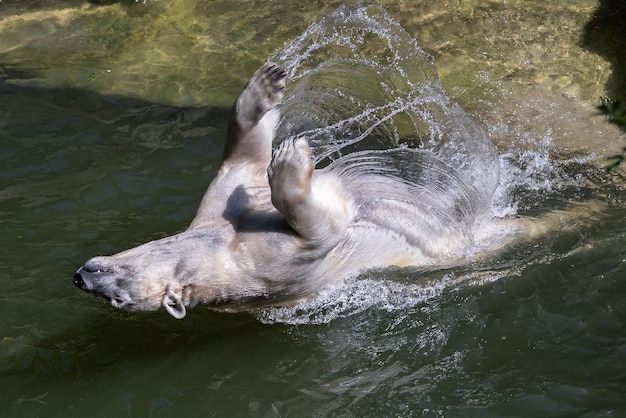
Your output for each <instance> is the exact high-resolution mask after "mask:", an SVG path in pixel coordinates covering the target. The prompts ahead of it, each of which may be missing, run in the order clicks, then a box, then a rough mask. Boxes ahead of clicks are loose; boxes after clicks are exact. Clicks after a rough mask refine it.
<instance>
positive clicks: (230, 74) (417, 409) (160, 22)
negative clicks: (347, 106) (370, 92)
mask: <svg viewBox="0 0 626 418" xmlns="http://www.w3.org/2000/svg"><path fill="white" fill-rule="evenodd" d="M386 3H387V4H385V7H386V9H387V11H388V12H389V15H390V16H391V18H392V20H393V22H399V23H400V24H401V25H402V26H403V27H404V28H405V29H406V30H407V32H408V33H410V34H411V35H412V36H413V37H414V38H416V39H417V41H418V43H419V47H421V48H423V49H425V50H427V51H429V52H431V53H433V54H434V56H435V62H436V64H437V70H438V72H439V76H440V77H441V79H442V81H443V86H444V87H445V90H446V93H447V95H448V96H449V97H452V98H453V99H454V100H456V101H459V102H460V103H461V104H462V105H463V107H464V108H465V109H466V110H467V111H468V112H469V113H470V114H471V116H472V117H473V118H474V119H476V120H477V121H479V122H480V123H481V124H482V126H483V127H484V129H486V130H487V131H488V133H489V134H490V136H491V139H492V140H494V141H495V142H496V144H497V145H498V147H499V151H500V166H501V171H502V173H501V177H500V178H501V182H500V185H499V187H498V189H497V190H496V201H495V203H496V204H495V206H494V207H492V210H493V211H494V212H495V213H496V214H499V215H507V214H508V215H510V214H513V213H519V214H528V215H537V214H541V213H544V212H546V211H548V210H554V209H556V208H563V207H567V205H568V204H571V202H585V201H587V200H592V199H599V200H601V201H603V202H606V204H607V209H606V211H605V212H604V213H603V214H602V216H601V218H600V219H596V220H595V221H594V222H593V223H591V224H584V225H583V224H581V225H580V226H573V227H571V228H564V229H563V230H558V231H553V233H551V234H549V235H548V236H546V237H544V238H543V239H541V240H540V241H538V242H535V243H532V244H525V245H520V246H516V247H514V248H511V249H510V250H509V251H508V252H507V254H504V255H503V256H502V257H501V259H499V260H497V262H496V263H493V264H481V265H473V266H464V267H461V268H457V269H452V270H447V271H435V272H418V271H412V270H406V271H405V270H401V271H374V272H369V273H367V274H365V275H363V276H362V277H360V278H351V279H349V280H346V281H345V282H341V283H339V284H337V285H336V286H334V287H331V288H329V289H326V291H325V292H324V293H323V294H322V295H321V296H320V297H319V298H318V299H316V300H314V301H313V302H312V304H311V305H309V306H301V307H300V308H297V309H300V310H299V311H297V312H296V313H295V314H294V313H293V312H290V311H285V310H266V311H262V312H257V313H255V316H254V317H253V316H250V315H247V314H237V315H225V314H218V313H213V312H207V311H203V310H201V309H196V310H193V311H191V312H190V313H189V315H188V318H186V319H185V320H184V321H172V320H164V318H165V316H166V314H164V313H150V314H139V315H137V314H128V313H125V312H121V311H116V310H112V308H111V307H109V306H107V305H105V304H100V303H98V301H96V300H94V299H92V298H88V297H85V295H83V294H82V293H80V292H78V291H76V290H75V289H74V288H73V286H72V285H71V276H72V270H73V269H74V268H75V266H77V265H79V264H80V263H81V262H82V261H83V260H84V259H86V258H88V257H89V256H91V255H93V254H97V253H112V252H115V251H117V250H121V249H123V248H127V247H130V246H132V245H134V244H138V243H141V242H145V241H146V240H149V239H153V238H157V237H160V236H163V235H165V234H171V233H174V232H176V231H178V230H180V229H182V228H184V227H185V226H186V225H187V224H188V222H189V220H190V219H191V217H192V216H193V214H194V212H195V208H196V206H197V204H198V202H199V200H200V198H201V196H202V193H203V191H204V188H205V187H206V185H207V184H208V182H209V181H210V179H211V178H212V176H213V175H214V172H215V169H216V165H217V163H218V158H219V155H221V146H222V143H223V142H222V141H223V135H224V129H225V121H226V117H227V114H228V107H229V105H230V103H231V102H232V100H233V98H234V97H235V95H236V94H237V92H238V90H239V89H240V88H241V87H242V83H243V82H244V81H245V79H246V78H247V77H248V76H249V75H250V74H251V72H252V71H253V70H254V69H255V68H256V67H257V66H258V65H259V63H260V62H262V61H264V60H265V59H266V57H268V56H273V55H276V54H278V53H279V52H277V51H282V50H284V49H285V47H286V46H288V45H289V42H293V41H294V40H297V39H298V37H299V36H306V33H305V32H304V31H305V29H306V28H307V27H308V26H309V24H311V23H313V22H315V21H318V20H319V18H320V17H321V16H322V15H326V14H327V13H328V12H329V11H331V10H333V9H334V8H335V6H338V4H337V5H328V6H319V5H317V3H316V2H306V3H303V4H299V5H292V6H285V4H284V2H265V3H263V4H262V5H260V4H257V3H255V2H243V3H242V2H237V3H235V2H229V1H226V2H219V1H215V2H214V1H211V2H195V1H191V0H173V1H162V0H160V1H158V2H152V1H149V2H147V3H146V4H145V5H142V4H141V2H140V3H138V4H134V3H133V2H119V3H118V2H101V4H103V5H102V6H96V5H91V6H89V5H85V4H84V3H83V2H82V1H71V0H67V1H64V2H54V4H51V3H49V2H39V1H32V2H28V3H24V2H7V1H6V0H5V1H4V2H2V3H0V31H1V32H2V36H1V37H0V79H1V81H0V114H1V115H2V116H0V160H1V161H2V163H1V164H0V202H1V205H0V220H1V225H2V232H3V238H4V239H3V244H0V246H1V247H0V250H1V251H0V253H1V254H2V256H1V257H0V284H2V289H3V292H2V294H0V314H1V317H2V320H0V376H1V378H0V394H1V395H0V400H1V401H2V405H3V415H6V416H60V415H64V416H67V415H70V416H85V415H89V416H93V415H95V416H145V415H153V416H171V415H173V414H176V413H179V414H181V415H214V416H225V415H228V416H283V415H307V416H308V415H316V416H327V415H331V416H334V415H353V416H391V415H397V416H411V415H413V416H419V415H424V416H485V415H493V416H512V415H515V416H520V415H521V416H546V415H573V416H576V415H583V414H590V415H594V416H598V415H600V416H602V415H615V416H617V415H621V414H624V413H626V404H625V403H624V400H623V383H624V382H623V375H624V362H623V345H624V336H623V324H624V321H625V320H626V304H625V303H624V301H623V277H624V276H625V273H626V271H625V265H626V262H625V261H624V260H625V258H626V253H625V252H624V248H625V246H624V242H625V234H626V223H625V221H624V219H625V218H624V216H623V214H624V207H625V202H624V198H623V196H624V193H623V186H624V182H623V178H622V177H620V176H621V174H619V173H617V174H607V173H605V172H604V171H603V170H601V169H598V168H597V165H598V164H600V165H601V164H603V161H604V160H603V155H612V154H614V153H615V152H614V150H615V148H612V147H613V146H617V147H619V146H621V145H622V143H620V142H619V138H620V136H619V135H621V134H620V133H619V131H617V130H616V129H614V128H613V127H611V126H609V125H607V124H606V123H605V121H604V120H603V119H602V117H601V116H594V113H593V112H594V111H593V108H594V106H595V104H596V100H597V98H598V97H599V96H600V95H601V94H603V91H602V89H603V86H604V84H605V82H606V79H607V77H608V74H609V69H610V67H609V66H608V65H607V64H606V63H604V62H603V61H602V59H601V58H599V57H598V56H596V55H594V54H593V53H591V52H589V51H583V50H582V49H580V46H579V45H578V41H579V39H580V38H581V31H582V30H583V28H584V27H585V25H586V23H587V22H588V21H590V19H591V17H592V15H593V13H594V11H595V8H596V5H595V2H593V1H589V2H575V3H572V4H568V5H567V6H564V5H563V3H562V2H545V1H542V2H535V1H528V2H524V3H521V2H519V4H518V3H516V2H510V1H507V2H481V3H480V4H476V2H470V1H454V2H449V1H442V2H418V4H412V5H410V6H407V5H405V4H404V3H402V2H398V3H394V2H386ZM609 3H610V2H602V7H604V9H603V10H604V11H605V12H606V8H607V7H610V4H609ZM389 29H393V25H391V26H390V28H389ZM381 39H384V38H381ZM411 39H412V38H411ZM596 42H600V43H601V41H596ZM367 45H370V46H371V47H372V48H373V49H372V50H371V51H367V53H368V54H374V55H375V53H376V52H377V50H376V49H374V48H379V47H381V46H382V47H385V45H381V44H379V43H368V44H367ZM59 57H63V59H62V60H61V59H59ZM386 57H388V58H390V59H391V60H393V59H394V58H393V56H381V59H385V58H386ZM320 62H321V63H323V62H324V60H321V61H320ZM309 64H311V63H309ZM309 64H307V65H309ZM315 65H317V63H316V64H315ZM310 67H314V65H312V64H311V65H309V67H308V68H310ZM302 68H303V67H302ZM422 68H426V69H428V68H429V67H428V66H426V67H422ZM109 70H110V71H109ZM408 70H415V68H409V69H407V71H408ZM429 71H430V70H429ZM433 71H434V70H433ZM92 74H93V75H92ZM320 74H322V73H320ZM336 74H339V76H341V77H342V78H341V79H342V80H346V79H347V80H348V81H350V82H351V84H347V85H346V87H344V90H345V91H346V93H347V96H349V95H350V92H351V91H354V90H355V89H360V88H361V83H359V81H361V80H362V81H363V85H368V84H367V83H368V82H371V81H372V76H373V78H374V79H376V77H378V76H379V74H376V75H373V74H371V71H370V72H369V73H367V72H366V73H363V74H360V73H353V75H354V77H353V78H352V79H351V78H350V77H349V75H348V76H347V75H346V74H345V73H342V68H340V67H338V68H337V73H336ZM91 75H92V76H91ZM388 75H389V73H387V74H386V75H385V76H384V77H386V76H388ZM90 76H91V77H90ZM364 77H365V78H364ZM384 77H383V78H384ZM393 77H399V76H396V75H394V76H393ZM425 77H426V79H428V80H433V79H434V78H433V77H436V76H435V75H434V74H433V73H429V74H426V76H425ZM409 79H410V77H409ZM393 80H394V82H395V83H396V84H393V83H391V82H388V85H389V86H391V85H394V86H396V87H398V86H402V85H403V84H402V83H405V84H406V78H403V77H399V78H393ZM434 80H435V81H436V79H434ZM313 81H314V82H316V83H317V82H318V81H319V80H313ZM322 81H324V82H326V81H327V82H328V84H327V85H329V86H332V84H333V83H334V81H333V80H329V81H328V80H326V81H325V80H322ZM295 84H297V83H295ZM389 91H391V90H389V89H387V86H380V88H379V89H378V90H377V92H380V93H382V97H385V98H384V99H382V102H379V103H375V106H384V105H385V104H387V103H390V101H391V98H395V97H402V96H393V94H389ZM290 94H293V97H297V95H298V92H295V91H294V92H290ZM355 94H356V93H355ZM363 94H364V93H363ZM347 96H346V97H347ZM380 97H381V96H379V95H378V94H377V95H376V97H363V100H365V99H367V100H380ZM377 98H378V99H377ZM312 104H313V105H314V104H315V103H314V102H313V103H312ZM185 106H187V107H185ZM205 106H207V107H205ZM316 112H318V110H316ZM315 114H317V113H315ZM286 116H287V115H286ZM333 116H335V113H331V114H330V115H329V117H333ZM409 119H410V118H409ZM331 122H332V123H334V122H337V121H331ZM366 122H367V123H370V122H371V121H366ZM319 123H320V122H319V120H313V121H311V120H309V121H307V124H308V126H307V127H306V129H315V128H316V127H317V126H319ZM324 123H326V122H324ZM412 123H413V122H412V121H409V120H407V119H404V118H396V119H394V120H393V124H392V125H385V129H384V130H381V131H380V132H379V135H378V136H379V137H384V135H386V134H388V133H392V134H393V135H395V136H394V138H399V139H402V138H403V133H404V132H406V131H407V130H406V127H407V126H408V127H409V128H410V127H412V126H413V125H412ZM394 125H395V127H394ZM377 126H381V125H377ZM410 139H411V141H412V142H411V144H414V145H415V144H419V143H420V141H422V140H423V138H410ZM258 319H260V320H261V321H259V320H258ZM267 322H271V323H273V325H269V324H266V323H267ZM276 322H278V323H276ZM280 322H290V323H295V324H298V325H287V324H281V323H280ZM311 323H316V324H318V325H311Z"/></svg>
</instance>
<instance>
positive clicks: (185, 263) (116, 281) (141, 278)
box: [73, 228, 223, 319]
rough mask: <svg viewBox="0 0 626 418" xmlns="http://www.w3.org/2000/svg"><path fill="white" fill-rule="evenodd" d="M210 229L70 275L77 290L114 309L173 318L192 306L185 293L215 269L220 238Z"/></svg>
mask: <svg viewBox="0 0 626 418" xmlns="http://www.w3.org/2000/svg"><path fill="white" fill-rule="evenodd" d="M216 232H217V231H214V230H211V229H204V228H200V229H195V230H189V231H186V232H183V233H180V234H177V235H173V236H171V237H167V238H163V239H160V240H156V241H151V242H148V243H146V244H143V245H140V246H138V247H135V248H131V249H129V250H126V251H123V252H120V253H118V254H115V255H112V256H99V257H94V258H92V259H90V260H89V261H87V262H86V263H85V264H84V265H83V266H82V267H81V268H79V269H78V271H77V272H76V273H75V275H74V279H73V283H74V285H76V286H77V287H78V288H80V289H82V290H84V291H86V292H88V293H91V294H93V295H95V296H98V297H102V298H104V299H106V300H108V301H109V302H110V303H111V305H113V306H114V307H116V308H122V309H125V310H130V311H154V310H157V309H159V308H160V307H161V306H163V307H164V308H165V309H166V310H167V312H168V313H169V314H170V315H172V316H173V317H175V318H177V319H181V318H183V317H185V315H186V313H187V312H186V306H189V305H190V304H193V301H192V300H191V295H190V289H191V287H192V286H190V285H192V284H193V283H194V282H195V281H197V280H198V279H200V280H203V281H206V280H210V277H211V276H212V275H213V273H214V272H215V271H216V266H215V264H216V263H218V262H219V261H218V259H219V256H218V254H219V253H220V252H221V251H220V249H221V248H222V246H223V239H220V238H219V234H217V233H216Z"/></svg>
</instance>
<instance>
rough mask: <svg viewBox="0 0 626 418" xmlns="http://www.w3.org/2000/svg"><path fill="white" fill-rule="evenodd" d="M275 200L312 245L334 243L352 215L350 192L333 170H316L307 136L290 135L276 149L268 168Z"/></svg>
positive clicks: (324, 245) (299, 232)
mask: <svg viewBox="0 0 626 418" xmlns="http://www.w3.org/2000/svg"><path fill="white" fill-rule="evenodd" d="M268 176H269V183H270V188H271V191H272V204H273V205H274V207H275V208H276V209H278V211H279V212H280V213H282V215H283V216H284V217H285V219H286V220H287V223H288V224H289V226H290V227H291V228H292V229H293V230H294V231H295V232H297V233H298V234H299V235H300V236H301V237H302V238H303V239H304V240H305V241H307V243H308V244H309V245H313V246H315V247H317V248H320V247H328V248H330V247H334V246H335V245H336V244H337V242H339V240H341V239H342V238H343V236H344V234H345V231H346V228H347V225H348V222H349V220H350V219H351V216H352V204H351V199H350V197H349V194H348V193H346V191H345V190H344V189H343V186H342V184H341V182H340V180H339V179H338V178H337V177H336V176H335V175H332V174H328V173H321V174H320V172H314V164H313V161H312V160H311V149H310V148H309V144H308V142H307V140H306V138H304V137H290V138H287V139H285V140H283V142H282V143H281V144H280V146H279V147H278V149H277V150H276V151H275V152H274V156H273V158H272V162H271V164H270V166H269V168H268Z"/></svg>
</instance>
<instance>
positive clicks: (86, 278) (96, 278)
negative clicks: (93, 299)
mask: <svg viewBox="0 0 626 418" xmlns="http://www.w3.org/2000/svg"><path fill="white" fill-rule="evenodd" d="M112 273H113V272H112V271H111V270H110V269H99V268H98V269H90V268H88V267H87V266H86V265H85V266H83V267H81V268H80V269H78V271H77V272H76V273H75V274H74V277H73V279H72V283H74V286H76V287H78V288H79V289H80V290H82V291H85V292H87V293H89V294H92V295H94V296H97V297H99V298H103V299H105V300H107V301H108V302H109V303H111V306H113V307H115V308H120V309H121V308H127V307H128V306H129V305H132V298H131V297H130V295H129V294H128V292H127V291H125V290H122V289H119V288H113V289H110V288H109V287H111V286H107V284H106V283H109V282H111V277H110V276H111V275H112Z"/></svg>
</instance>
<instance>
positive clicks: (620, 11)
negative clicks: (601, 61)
mask: <svg viewBox="0 0 626 418" xmlns="http://www.w3.org/2000/svg"><path fill="white" fill-rule="evenodd" d="M624 22H626V3H624V1H622V0H600V1H599V5H598V8H597V9H596V11H595V13H594V15H593V17H592V19H591V20H590V21H589V22H588V23H587V25H586V26H585V28H584V32H583V35H582V40H581V43H582V46H583V47H584V48H586V49H588V50H589V51H592V52H595V53H597V54H599V55H600V56H602V57H604V58H606V60H607V61H609V62H610V63H611V65H612V66H613V73H612V75H611V77H610V78H609V80H608V82H607V85H606V89H607V92H608V94H609V96H610V97H611V98H613V99H615V100H620V101H622V102H623V101H624V100H626V58H625V56H624V49H626V26H624Z"/></svg>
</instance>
